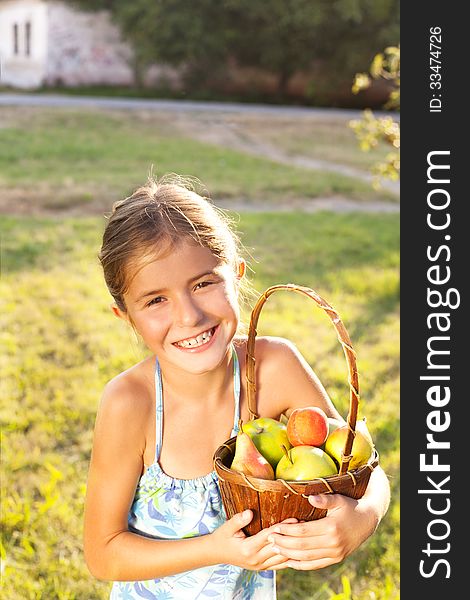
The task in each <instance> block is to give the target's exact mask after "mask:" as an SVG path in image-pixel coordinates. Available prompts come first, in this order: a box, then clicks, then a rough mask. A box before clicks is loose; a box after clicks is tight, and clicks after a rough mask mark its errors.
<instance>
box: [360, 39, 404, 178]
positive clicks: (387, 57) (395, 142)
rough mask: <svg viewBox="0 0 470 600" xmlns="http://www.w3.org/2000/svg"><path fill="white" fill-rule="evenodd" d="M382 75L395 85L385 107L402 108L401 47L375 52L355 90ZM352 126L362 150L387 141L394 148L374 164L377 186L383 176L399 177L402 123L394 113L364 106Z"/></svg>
mask: <svg viewBox="0 0 470 600" xmlns="http://www.w3.org/2000/svg"><path fill="white" fill-rule="evenodd" d="M379 79H383V80H386V81H388V82H390V83H391V85H392V89H391V92H390V96H389V99H388V101H387V103H386V104H385V106H384V108H388V109H393V110H399V108H400V48H399V47H398V46H390V47H388V48H385V50H384V51H383V52H380V53H378V54H376V56H375V57H374V60H373V61H372V64H371V66H370V69H369V73H357V74H356V77H355V79H354V84H353V87H352V91H353V93H354V94H358V93H359V92H360V91H361V90H364V89H367V88H368V87H370V85H371V84H372V82H373V81H374V80H379ZM350 127H351V128H352V129H353V131H354V132H355V133H356V136H357V139H358V141H359V146H360V148H361V150H363V151H365V152H368V151H369V150H371V149H373V148H376V147H377V145H378V144H379V142H380V141H384V142H386V143H387V144H389V145H390V146H392V148H393V150H391V151H390V152H389V153H388V154H387V156H386V158H385V160H384V161H379V162H377V163H375V165H373V167H372V173H373V174H374V185H375V186H376V187H378V186H379V185H380V180H381V179H383V178H385V179H392V180H397V179H398V178H399V174H400V154H399V150H400V125H399V123H397V122H396V121H395V120H394V119H393V118H392V117H391V116H390V117H389V116H387V117H379V118H377V117H375V116H374V114H373V112H372V111H371V110H365V111H364V114H363V118H362V119H361V120H352V121H350Z"/></svg>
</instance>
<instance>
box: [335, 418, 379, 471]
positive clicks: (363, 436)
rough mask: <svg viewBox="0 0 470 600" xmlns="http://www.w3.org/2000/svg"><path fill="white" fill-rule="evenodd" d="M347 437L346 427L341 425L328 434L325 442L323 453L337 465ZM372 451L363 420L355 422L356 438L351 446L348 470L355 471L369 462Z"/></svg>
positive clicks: (371, 444)
mask: <svg viewBox="0 0 470 600" xmlns="http://www.w3.org/2000/svg"><path fill="white" fill-rule="evenodd" d="M347 435H348V426H347V425H343V426H342V427H338V428H337V429H335V430H334V431H333V432H331V433H330V435H329V436H328V438H327V440H326V442H325V452H327V453H328V454H329V455H330V456H332V457H333V458H334V459H335V460H336V462H337V463H338V465H340V464H341V455H342V452H343V450H344V444H345V442H346V437H347ZM373 451H374V442H373V441H372V437H371V435H370V433H369V430H368V429H367V425H366V422H365V420H361V421H357V422H356V436H355V438H354V442H353V445H352V450H351V454H352V455H353V457H352V458H351V462H350V463H349V469H357V468H358V467H360V466H362V465H365V464H367V463H368V462H369V459H370V457H371V456H372V453H373Z"/></svg>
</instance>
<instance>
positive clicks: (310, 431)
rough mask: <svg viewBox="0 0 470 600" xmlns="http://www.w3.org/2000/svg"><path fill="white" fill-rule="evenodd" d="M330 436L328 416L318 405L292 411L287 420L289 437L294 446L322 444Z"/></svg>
mask: <svg viewBox="0 0 470 600" xmlns="http://www.w3.org/2000/svg"><path fill="white" fill-rule="evenodd" d="M327 436H328V418H327V416H326V414H325V411H324V410H322V409H321V408H318V406H306V407H304V408H296V409H294V410H293V411H292V413H291V414H290V417H289V421H288V422H287V437H288V438H289V442H290V443H291V444H292V445H293V446H321V445H322V444H323V442H324V441H325V440H326V438H327Z"/></svg>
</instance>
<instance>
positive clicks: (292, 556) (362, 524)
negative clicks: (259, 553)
mask: <svg viewBox="0 0 470 600" xmlns="http://www.w3.org/2000/svg"><path fill="white" fill-rule="evenodd" d="M308 500H309V502H310V504H312V505H313V506H315V507H318V508H326V509H328V514H327V516H326V517H324V518H323V519H318V520H317V521H308V522H302V523H297V524H287V523H280V524H279V525H277V526H274V527H271V528H270V530H271V531H270V533H269V535H268V541H269V542H271V543H272V546H273V550H274V551H275V552H278V555H279V557H284V558H285V559H288V562H287V564H286V563H279V566H281V568H285V567H286V566H287V567H291V568H293V569H297V570H301V571H309V570H313V569H323V568H324V567H327V566H329V565H333V564H335V563H339V562H341V561H342V560H344V559H345V558H346V557H347V556H349V555H350V554H351V553H352V552H353V551H354V550H355V549H356V548H357V547H358V546H360V545H361V544H362V543H363V542H364V541H365V540H366V539H367V538H368V537H369V536H370V535H371V534H372V533H373V531H374V530H375V528H376V526H377V523H378V518H377V516H376V515H375V511H374V510H371V509H370V505H369V508H367V506H364V503H362V504H361V500H354V499H353V498H348V497H347V496H342V495H341V494H320V495H319V496H309V499H308ZM273 560H274V559H273ZM279 566H277V565H276V566H273V567H272V568H274V569H277V568H279Z"/></svg>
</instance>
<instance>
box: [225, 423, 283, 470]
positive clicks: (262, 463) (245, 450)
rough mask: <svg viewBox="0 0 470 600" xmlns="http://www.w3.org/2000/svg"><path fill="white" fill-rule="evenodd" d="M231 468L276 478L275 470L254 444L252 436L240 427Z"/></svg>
mask: <svg viewBox="0 0 470 600" xmlns="http://www.w3.org/2000/svg"><path fill="white" fill-rule="evenodd" d="M230 468H231V469H233V470H234V471H238V472H239V473H244V474H245V475H250V476H251V477H259V478H260V479H274V470H273V468H272V466H271V465H270V464H269V462H268V461H267V460H266V459H265V458H264V456H263V455H262V454H260V453H259V452H258V450H257V448H256V446H255V445H254V443H253V441H252V439H251V438H250V436H249V435H248V434H247V433H245V432H244V431H243V428H242V427H240V431H239V432H238V435H237V438H236V440H235V455H234V457H233V461H232V464H231V467H230Z"/></svg>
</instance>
